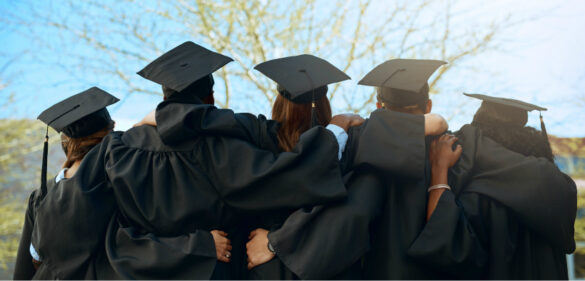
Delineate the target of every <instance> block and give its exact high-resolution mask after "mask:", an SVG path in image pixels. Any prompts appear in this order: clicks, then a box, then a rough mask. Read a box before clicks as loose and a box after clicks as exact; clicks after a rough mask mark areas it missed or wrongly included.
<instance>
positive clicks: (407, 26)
mask: <svg viewBox="0 0 585 281" xmlns="http://www.w3.org/2000/svg"><path fill="white" fill-rule="evenodd" d="M22 9H26V13H23V12H20V11H18V9H16V11H14V14H13V15H12V16H11V18H14V19H13V20H12V21H9V23H12V24H16V23H21V24H22V23H26V26H28V27H29V28H28V30H26V33H27V34H28V36H29V37H30V40H31V41H32V42H35V44H36V45H38V46H43V48H44V49H45V51H44V52H43V51H42V52H35V54H37V55H38V58H39V59H40V60H41V61H44V62H45V63H47V64H51V65H57V66H60V67H61V68H63V69H65V70H66V71H68V72H69V73H70V74H71V75H72V76H73V77H75V78H76V79H78V80H79V81H87V79H88V78H87V77H88V76H92V77H93V79H94V80H98V81H111V82H110V84H111V85H115V86H116V87H117V90H118V91H117V92H119V93H127V94H129V95H130V94H135V93H141V94H156V95H159V94H160V90H159V89H157V88H156V87H151V85H150V84H149V83H147V82H145V81H144V80H143V79H141V78H138V77H137V76H136V75H134V73H135V72H136V71H137V70H139V69H140V68H141V67H143V66H145V65H146V64H147V63H148V62H150V61H152V60H153V59H154V58H156V57H157V56H159V55H160V54H162V53H163V52H165V51H167V50H169V49H170V48H172V47H174V46H175V45H177V44H179V43H181V42H182V41H185V40H193V41H196V42H198V43H203V44H204V45H207V46H208V47H210V48H212V49H214V50H216V51H218V52H220V53H224V54H226V55H229V56H231V57H233V58H234V60H235V61H236V63H235V64H231V65H228V67H225V68H223V69H221V70H220V71H218V72H217V75H216V76H219V79H217V81H218V83H217V84H216V85H217V86H218V87H219V88H220V89H219V90H216V93H218V95H217V97H216V101H217V103H218V105H220V106H222V107H232V108H234V109H236V110H245V111H258V112H268V111H269V108H270V105H271V103H272V101H273V99H274V96H275V91H274V89H275V86H274V84H273V83H272V82H271V81H269V80H268V79H266V78H264V77H263V76H262V75H261V74H259V73H258V72H256V71H253V70H251V68H252V67H253V66H254V65H255V64H258V63H260V62H263V61H266V60H268V59H273V58H278V57H282V56H286V55H294V54H301V53H312V54H315V55H318V56H321V57H323V58H326V59H327V60H329V61H331V62H332V63H333V64H334V65H336V66H338V67H339V68H341V69H342V70H343V71H346V72H348V73H349V74H350V76H353V77H354V78H358V79H359V77H361V76H363V75H364V74H365V73H366V72H367V71H368V70H369V69H371V68H372V67H373V66H374V65H377V64H379V63H381V62H383V61H385V60H387V59H391V58H396V57H408V58H433V59H442V60H446V61H448V62H449V64H448V65H446V66H445V67H443V68H441V69H440V70H439V71H438V73H437V74H436V75H435V76H434V77H433V78H432V80H431V83H430V84H431V86H432V88H433V89H434V91H433V93H436V92H438V91H439V90H440V85H439V84H440V83H439V82H440V81H441V80H442V78H443V77H444V76H445V75H446V74H447V73H448V72H449V71H451V70H452V69H454V68H456V67H457V66H458V65H459V64H460V63H462V62H464V61H465V60H466V59H468V58H471V57H473V56H476V55H478V54H481V53H483V52H485V51H488V50H491V49H494V48H495V47H496V45H497V43H498V34H500V33H501V31H503V30H504V29H507V28H510V27H511V26H513V25H514V23H515V22H514V21H513V20H512V19H511V17H509V16H505V17H494V18H493V19H492V21H491V22H478V23H473V22H471V23H470V22H463V19H462V15H465V12H464V11H463V12H462V11H454V10H453V9H452V5H451V1H448V0H445V1H430V0H417V1H392V2H387V1H371V0H360V1H344V0H334V1H330V0H328V1H319V0H303V1H290V2H288V3H286V4H283V2H282V1H275V0H252V1H236V0H223V1H211V0H196V1H186V0H178V1H171V2H167V1H146V2H142V1H131V0H122V1H107V2H104V1H96V0H93V1H73V0H70V1H65V2H59V3H46V4H44V5H37V3H35V4H34V5H33V4H32V3H31V4H30V6H25V8H22ZM465 20H467V19H465ZM462 24H464V26H466V28H452V27H453V26H454V25H458V26H460V25H462ZM49 53H50V54H51V55H47V54H49ZM340 85H341V84H336V85H335V86H334V87H333V88H332V89H331V90H330V93H329V95H330V97H331V99H332V104H333V107H334V109H337V110H343V111H353V112H360V113H366V112H367V111H368V109H371V108H372V106H371V105H372V101H373V100H374V98H375V95H374V91H373V90H372V89H364V90H361V89H360V90H356V89H355V87H351V86H349V87H341V86H340ZM344 85H345V84H344ZM234 93H237V94H234ZM249 100H255V101H257V102H254V103H251V102H249Z"/></svg>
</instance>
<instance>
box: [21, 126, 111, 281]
mask: <svg viewBox="0 0 585 281" xmlns="http://www.w3.org/2000/svg"><path fill="white" fill-rule="evenodd" d="M106 138H107V137H106ZM104 152H105V150H104V147H102V146H101V145H97V146H96V147H94V148H93V149H92V150H91V151H90V152H88V154H87V155H86V157H85V158H84V159H83V161H82V162H81V165H80V166H79V168H78V170H77V172H76V174H75V175H74V176H73V177H71V178H68V179H63V180H61V181H59V182H58V183H55V180H54V179H53V180H50V181H48V183H47V194H46V195H45V197H44V198H43V199H42V200H41V201H40V202H38V205H37V207H36V213H35V221H34V226H33V230H32V236H31V242H32V244H33V246H34V247H35V249H36V250H37V252H38V254H39V255H40V256H41V257H42V259H43V260H42V264H41V265H40V267H39V268H38V270H37V271H36V273H35V275H34V279H96V278H97V275H96V265H95V260H96V257H97V255H98V254H99V253H100V251H101V249H103V245H104V239H103V237H104V234H105V230H106V227H107V225H108V223H109V221H110V218H111V216H112V214H113V212H114V210H115V202H114V198H113V196H112V195H113V193H112V191H111V188H110V187H109V185H108V181H107V177H106V174H105V171H104V169H103V167H104V165H105V157H104V155H105V154H104Z"/></svg>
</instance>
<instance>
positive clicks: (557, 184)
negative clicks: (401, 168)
mask: <svg viewBox="0 0 585 281" xmlns="http://www.w3.org/2000/svg"><path fill="white" fill-rule="evenodd" d="M458 134H459V136H460V140H461V141H462V145H463V154H462V156H461V158H460V160H459V162H458V163H457V164H456V165H455V166H454V167H453V168H452V169H451V170H450V174H449V183H450V185H451V187H452V188H453V192H450V191H446V192H444V193H443V195H442V196H441V198H440V200H439V203H438V205H437V208H436V209H435V212H434V213H433V215H432V217H431V218H430V220H429V221H428V222H427V224H426V225H425V227H424V229H423V231H422V232H421V234H420V235H419V236H418V237H417V240H416V241H415V242H414V243H413V244H412V245H411V247H410V248H409V250H408V253H409V255H411V256H413V257H416V258H418V259H419V260H421V261H423V262H426V263H428V264H429V265H430V266H438V268H439V269H442V270H446V271H449V272H450V273H452V274H457V275H459V276H462V277H467V278H470V279H476V277H477V275H473V271H477V272H481V271H482V270H486V269H485V267H486V266H488V264H490V269H489V271H490V272H489V274H492V273H493V272H513V271H514V270H513V269H509V268H506V264H505V263H504V262H502V261H499V259H512V256H511V255H512V253H514V251H515V248H516V247H517V246H516V245H519V244H521V242H522V241H521V239H520V240H519V239H518V238H517V237H516V236H517V235H515V233H517V232H518V226H517V225H518V224H519V222H521V223H522V225H523V226H525V227H526V228H527V229H529V230H530V232H531V233H536V235H537V237H542V238H544V239H543V241H547V243H550V245H553V246H554V247H557V248H558V249H561V250H562V251H563V252H566V253H568V252H572V251H573V250H574V247H575V242H574V238H573V231H574V230H573V223H574V219H575V208H576V189H575V187H574V182H572V180H570V178H568V177H567V176H566V175H564V174H563V173H561V172H560V171H559V170H558V168H557V167H556V166H555V165H554V163H552V162H550V161H548V160H546V159H544V158H535V157H526V156H523V155H520V154H518V153H515V152H512V151H509V150H507V149H505V148H504V147H502V146H500V145H499V144H497V143H495V142H493V141H492V140H490V139H487V138H484V137H481V135H480V134H478V132H477V131H475V130H474V129H473V128H472V127H469V126H467V127H463V128H462V130H461V131H460V132H458ZM511 221H513V222H511ZM474 222H475V223H474ZM495 229H498V230H497V231H494V230H495ZM494 243H496V244H497V245H500V246H501V247H500V248H497V247H493V246H492V244H494ZM496 244H494V245H496ZM506 247H508V248H506ZM504 248H505V249H504ZM487 253H489V256H488V254H487ZM493 256H497V257H499V258H498V259H494V258H493ZM488 260H489V261H488ZM494 265H496V266H498V267H500V268H494ZM495 276H500V277H502V276H503V277H510V275H505V274H504V275H497V274H496V275H495Z"/></svg>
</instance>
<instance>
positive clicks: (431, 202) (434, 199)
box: [427, 167, 448, 221]
mask: <svg viewBox="0 0 585 281" xmlns="http://www.w3.org/2000/svg"><path fill="white" fill-rule="evenodd" d="M447 172H448V169H447V168H446V167H432V172H431V174H432V175H431V186H435V185H437V184H447ZM443 192H445V189H444V188H440V189H433V190H431V191H430V192H429V196H428V201H427V221H429V219H430V218H431V216H432V215H433V212H434V211H435V209H436V208H437V203H438V202H439V199H440V198H441V195H442V194H443Z"/></svg>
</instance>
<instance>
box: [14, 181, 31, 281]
mask: <svg viewBox="0 0 585 281" xmlns="http://www.w3.org/2000/svg"><path fill="white" fill-rule="evenodd" d="M35 194H36V191H33V193H32V194H31V195H30V197H29V199H28V206H27V208H26V214H25V217H24V226H23V228H22V235H21V236H20V243H19V244H18V252H17V255H16V264H15V265H14V275H13V277H12V279H14V280H30V279H32V277H33V276H34V274H35V271H36V270H35V268H34V266H33V263H32V259H33V258H32V256H31V255H30V252H29V247H30V242H31V234H32V228H33V225H34V221H35V219H34V212H33V210H34V207H35V206H34V198H35Z"/></svg>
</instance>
